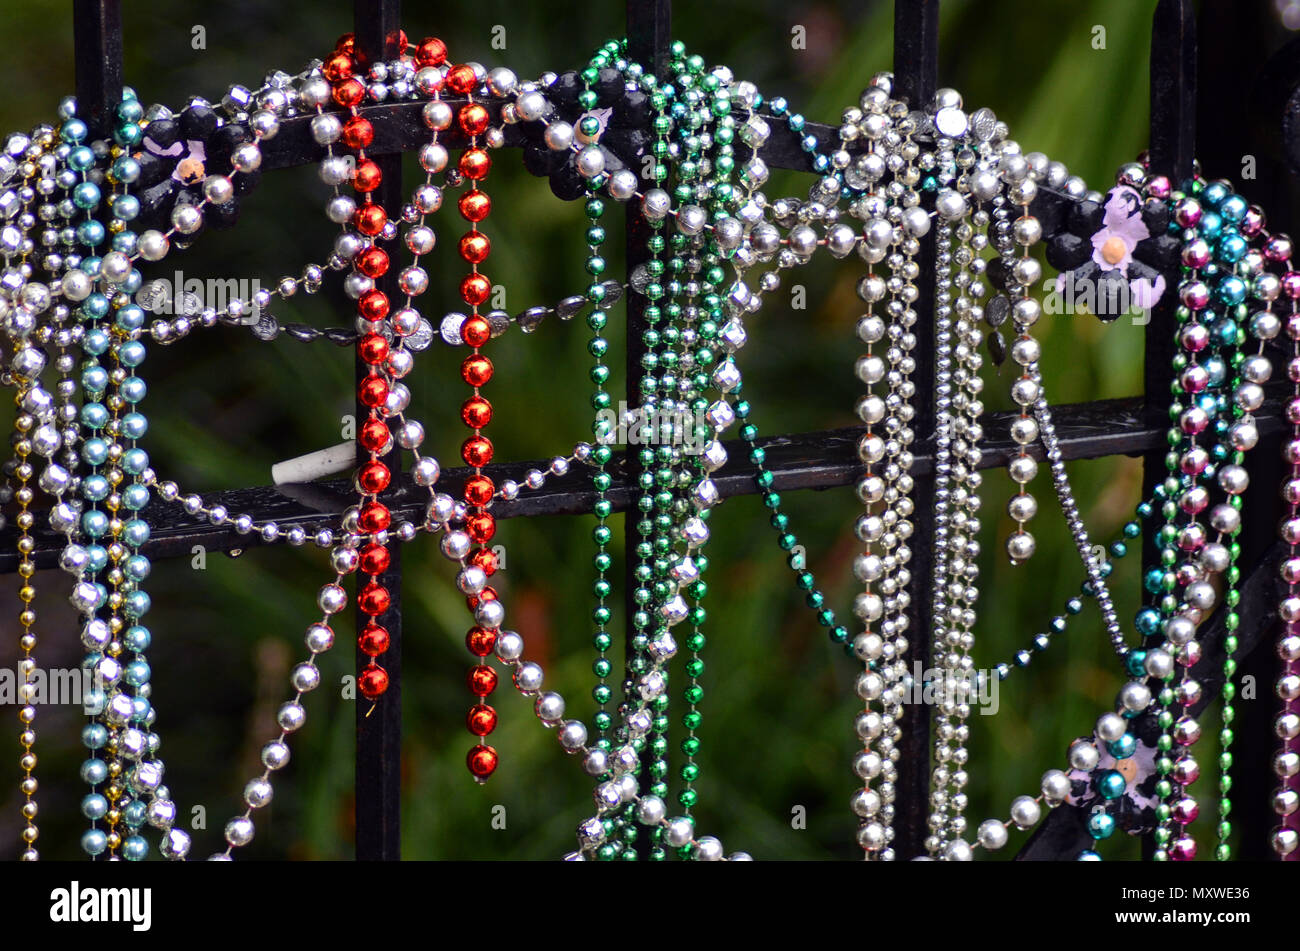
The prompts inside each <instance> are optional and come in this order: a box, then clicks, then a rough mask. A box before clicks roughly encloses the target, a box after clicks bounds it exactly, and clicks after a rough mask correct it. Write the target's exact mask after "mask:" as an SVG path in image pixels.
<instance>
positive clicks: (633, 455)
mask: <svg viewBox="0 0 1300 951" xmlns="http://www.w3.org/2000/svg"><path fill="white" fill-rule="evenodd" d="M626 11H627V45H628V58H629V59H631V60H632V61H633V62H635V63H639V64H640V65H641V66H642V67H644V68H645V69H646V70H648V71H650V72H651V73H653V74H654V76H655V78H656V79H658V80H659V81H660V82H661V83H662V82H663V81H664V80H665V79H666V77H665V75H664V73H665V71H666V69H667V67H668V59H669V47H670V46H671V45H672V2H671V0H627V4H626ZM651 184H653V183H651ZM624 214H625V222H626V226H625V229H624V233H625V235H626V256H627V275H626V278H627V280H628V282H629V284H630V282H631V274H632V271H633V270H634V269H635V268H636V267H638V266H639V265H641V264H644V263H645V262H646V261H648V260H649V259H650V253H649V251H648V250H647V248H646V241H647V239H648V238H649V237H650V235H651V234H652V230H651V228H650V226H649V224H647V223H646V220H645V218H644V217H643V216H642V214H641V207H640V204H639V203H637V202H629V203H628V205H627V207H626V210H625V213H624ZM645 308H646V298H645V297H643V296H642V295H641V294H639V293H637V292H636V291H635V290H632V289H631V288H630V287H629V289H628V293H627V365H626V375H627V379H626V381H625V390H624V393H625V397H624V398H625V399H626V400H627V405H628V407H629V408H631V407H635V406H640V405H641V380H642V378H643V377H644V376H645V368H644V367H643V366H642V365H641V361H642V359H643V358H644V357H645V353H646V347H645V343H644V342H643V341H642V339H641V334H642V333H643V332H644V330H645V326H646V325H645ZM626 460H627V466H626V468H627V472H626V478H627V484H628V486H629V487H630V488H631V490H632V494H633V498H634V499H635V498H636V494H637V480H638V479H639V477H640V475H641V469H642V467H641V462H640V459H638V458H637V452H636V447H634V446H628V447H627V455H626ZM640 518H641V513H640V512H639V511H638V510H637V508H636V506H635V505H633V506H631V507H630V508H628V510H627V511H626V512H624V513H623V539H624V541H623V548H624V552H623V560H624V565H623V586H624V602H623V603H624V606H625V608H624V614H625V616H626V617H625V624H626V627H625V635H624V658H625V666H626V664H627V663H630V661H631V659H632V654H633V648H632V638H633V635H634V631H635V628H634V627H633V626H632V617H633V615H635V614H636V612H637V611H638V610H639V608H640V606H639V605H638V604H637V603H636V602H635V600H634V599H633V597H632V594H633V592H634V591H635V590H636V587H637V584H638V581H637V578H636V557H635V547H636V542H637V538H638V536H637V532H636V523H637V521H639V519H640ZM631 676H632V672H631V670H630V668H629V669H626V670H625V672H624V678H625V679H626V678H630V677H631ZM652 759H653V756H652V754H651V752H650V746H649V744H647V745H646V748H645V751H644V752H643V754H642V762H641V777H642V782H643V783H644V782H646V781H647V780H648V777H649V776H650V772H649V769H650V763H651V761H652ZM651 847H652V843H651V842H650V838H649V836H639V837H638V839H637V842H636V850H637V854H638V856H639V857H640V858H642V859H646V858H648V857H649V854H650V849H651Z"/></svg>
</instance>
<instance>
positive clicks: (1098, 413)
mask: <svg viewBox="0 0 1300 951" xmlns="http://www.w3.org/2000/svg"><path fill="white" fill-rule="evenodd" d="M1281 413H1282V410H1281V401H1280V399H1279V398H1276V397H1270V399H1269V400H1268V401H1267V402H1266V403H1265V405H1264V406H1263V407H1262V408H1261V409H1260V411H1259V412H1258V413H1257V414H1256V420H1257V422H1258V425H1259V430H1260V435H1261V436H1269V435H1272V434H1274V433H1278V432H1281V431H1282V428H1283V419H1282V415H1281ZM1015 416H1016V414H1015V413H1010V412H997V413H985V414H984V415H983V416H982V417H981V418H980V422H981V425H983V427H984V429H985V431H986V432H989V433H1006V432H1007V431H1008V426H1009V423H1010V421H1011V420H1012V419H1013V418H1015ZM1053 416H1054V419H1055V425H1056V433H1057V438H1058V440H1059V441H1060V445H1061V454H1062V456H1063V457H1064V458H1065V459H1067V460H1071V459H1096V458H1103V457H1106V456H1115V455H1135V454H1138V453H1143V452H1147V451H1150V450H1152V449H1156V448H1159V447H1160V446H1162V445H1164V444H1165V435H1166V432H1167V430H1168V426H1167V425H1165V424H1159V423H1151V422H1148V421H1146V420H1144V418H1143V400H1142V398H1141V397H1128V398H1124V399H1114V400H1096V401H1093V402H1089V403H1074V404H1066V405H1061V406H1058V407H1056V408H1055V410H1054V411H1053ZM861 434H862V429H861V428H858V427H847V428H843V429H831V430H822V431H820V432H811V433H797V434H792V435H787V436H772V437H768V438H767V439H760V440H759V444H760V445H762V446H763V447H764V449H765V451H766V453H767V458H766V460H765V463H764V464H765V466H766V468H768V469H769V470H770V471H771V472H772V473H773V475H774V476H775V481H774V483H773V486H772V487H773V488H775V489H777V490H785V491H789V490H794V489H832V488H837V487H840V486H846V485H851V484H852V483H853V480H854V479H855V478H856V477H857V476H858V475H859V474H860V472H861V468H862V464H861V462H860V461H859V459H858V454H857V441H858V438H859V436H861ZM728 448H729V449H730V450H732V451H731V452H730V453H729V455H730V457H731V459H732V460H733V461H732V462H729V463H727V465H725V466H723V467H722V469H720V470H718V472H716V473H715V474H714V476H713V480H714V482H716V483H717V486H718V489H719V491H720V492H721V494H722V495H723V497H730V496H739V495H752V494H755V493H757V492H758V488H757V486H756V485H755V483H754V471H753V468H752V467H751V466H750V465H749V463H748V462H746V461H744V460H746V459H747V458H748V454H747V452H746V451H745V448H744V447H743V445H742V444H741V443H739V442H730V443H728ZM1013 449H1014V443H1012V441H1011V440H1010V439H1009V438H1007V437H1006V436H994V437H990V438H989V440H988V441H987V443H986V445H985V449H984V454H983V456H982V458H981V460H980V468H982V469H989V468H993V467H996V466H1003V465H1005V464H1006V463H1007V461H1008V460H1009V459H1010V458H1011V454H1012V452H1013ZM1029 449H1030V453H1031V455H1034V456H1035V457H1036V458H1038V459H1040V460H1041V459H1042V458H1043V450H1042V447H1041V446H1040V445H1038V444H1035V445H1033V446H1030V447H1029ZM625 459H626V456H625V455H624V454H622V453H620V454H617V455H616V456H615V460H614V462H613V464H612V465H611V470H610V471H611V474H612V475H613V476H614V485H613V487H612V488H611V489H610V491H609V492H608V493H607V497H608V499H609V500H610V502H611V503H612V504H613V506H614V509H615V510H616V511H624V510H626V509H627V507H628V506H629V504H630V502H631V497H632V492H631V490H630V488H629V483H628V481H627V479H626V477H625V475H624V471H623V470H624V467H625ZM932 464H933V457H932V455H931V445H930V441H929V440H922V441H920V442H919V443H918V444H917V445H916V448H915V463H914V466H913V473H914V474H915V475H917V476H925V475H927V474H929V473H930V472H931V470H932ZM547 465H548V463H547V462H546V461H544V460H539V461H534V462H516V463H502V464H499V465H491V466H488V467H487V468H486V469H485V470H484V471H485V472H487V473H488V474H489V475H490V476H491V477H492V479H493V481H494V482H496V483H497V484H498V485H499V484H500V483H501V482H502V480H505V479H514V480H516V481H520V482H522V479H523V474H524V473H525V472H526V471H527V470H528V469H530V468H536V469H541V470H543V471H545V470H546V468H547ZM468 471H469V470H466V469H450V470H447V471H446V472H444V473H443V475H442V478H441V480H440V482H439V487H440V489H441V490H442V491H447V492H449V493H451V494H452V495H453V496H458V495H459V488H460V486H461V483H462V482H463V481H464V479H465V476H466V474H467V473H468ZM586 475H587V474H586V472H585V471H584V470H583V467H582V466H580V465H576V464H575V465H574V467H573V469H572V470H571V471H570V472H569V473H568V474H567V475H565V476H550V477H548V479H547V483H546V485H544V486H543V487H542V488H541V489H537V490H532V491H524V492H523V493H522V494H521V495H520V497H519V498H518V499H517V500H515V501H513V502H497V504H496V505H495V506H494V507H493V512H494V514H495V515H496V516H497V518H520V517H527V516H534V515H583V514H589V513H590V511H591V506H592V504H593V503H594V502H595V495H594V493H593V492H592V490H591V488H590V486H589V484H588V480H587V478H586ZM427 499H428V495H427V493H426V491H425V490H424V489H423V488H419V487H417V486H415V485H414V484H413V483H412V482H410V480H409V476H407V477H405V479H404V481H403V484H402V485H401V486H400V487H399V489H398V490H397V492H395V493H394V495H393V496H392V508H393V513H394V516H395V517H396V518H399V519H403V518H404V519H408V520H414V521H416V522H422V521H423V519H424V508H425V504H426V502H427ZM203 500H204V505H205V506H206V507H208V508H211V507H213V506H216V505H222V506H224V507H225V508H226V509H227V511H228V512H230V513H244V512H247V513H249V514H252V515H253V516H254V517H255V518H257V519H258V520H259V521H263V522H265V521H274V522H276V523H277V524H278V525H279V526H280V527H281V529H288V528H289V527H291V526H294V525H301V526H304V527H309V528H314V527H316V526H321V527H324V526H327V525H330V524H337V522H338V520H339V518H340V517H341V515H342V513H343V511H344V510H345V509H346V508H348V507H349V506H350V505H352V504H354V503H355V494H354V493H353V492H352V491H351V489H350V485H349V483H348V482H347V481H346V480H341V479H337V480H331V481H327V482H313V483H304V484H293V485H284V486H279V487H274V486H262V487H257V488H244V489H229V490H225V491H218V492H212V493H208V494H205V495H203ZM232 517H233V514H232ZM145 518H146V521H148V522H149V523H150V525H151V527H152V538H151V539H150V540H149V542H148V543H147V544H146V545H145V547H144V549H143V551H144V553H145V554H147V555H148V556H149V557H151V558H174V557H181V556H185V555H189V554H191V553H192V551H193V546H195V545H201V546H203V548H204V550H205V551H209V552H213V551H242V550H243V549H247V548H253V547H257V546H260V545H263V544H266V543H265V542H263V540H262V539H261V537H260V536H259V535H258V534H257V533H256V532H254V533H251V534H248V535H241V534H239V533H238V532H237V531H235V529H234V527H233V525H231V524H230V523H229V522H227V523H226V524H224V525H213V524H211V523H210V522H209V521H207V520H206V519H205V518H204V517H202V516H197V517H196V516H190V515H188V514H187V513H184V511H183V510H182V509H181V508H180V506H179V504H177V503H168V504H162V503H160V504H157V505H153V506H150V509H149V511H148V512H147V513H146V516H145ZM36 539H37V548H36V552H35V556H34V557H35V560H36V564H37V566H38V567H41V568H48V567H52V566H54V565H56V564H57V562H58V557H59V552H60V551H61V549H62V543H63V539H62V537H61V536H57V535H54V534H53V533H50V532H42V533H38V534H37V535H36ZM14 540H15V539H14V537H13V530H12V529H5V531H4V532H3V533H0V546H3V548H4V550H3V551H0V573H5V572H11V571H14V570H15V569H16V567H17V556H16V554H15V553H14V551H13V545H12V544H11V542H13V541H14ZM308 544H311V542H310V541H309V542H308Z"/></svg>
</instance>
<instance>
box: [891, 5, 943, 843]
mask: <svg viewBox="0 0 1300 951" xmlns="http://www.w3.org/2000/svg"><path fill="white" fill-rule="evenodd" d="M938 81H939V0H895V2H894V94H895V96H896V97H901V98H904V99H906V100H907V101H908V103H909V104H910V105H911V106H912V108H914V109H925V108H927V107H928V106H929V104H930V100H931V99H933V98H934V92H935V89H936V87H937V86H938ZM935 242H936V234H935V230H934V229H931V230H930V232H929V234H927V235H926V236H925V237H924V238H922V239H921V253H920V254H919V255H918V256H917V259H916V263H917V265H918V267H919V268H920V275H919V276H918V278H917V280H916V286H917V290H918V291H919V294H918V296H917V300H916V304H915V305H914V306H915V309H916V313H917V315H918V319H917V322H916V325H915V327H914V328H913V331H914V333H915V334H916V353H917V354H918V356H919V358H918V359H917V361H916V370H915V372H914V373H913V375H912V379H913V381H914V382H915V383H916V396H915V399H914V403H915V407H916V417H915V421H914V422H913V424H912V425H913V428H914V430H915V432H916V434H917V438H918V441H920V442H922V443H926V444H933V441H934V434H935V416H934V361H935V348H934V291H935V270H934V269H935ZM915 493H916V517H915V519H914V520H913V524H914V528H913V531H912V537H911V539H910V541H909V542H908V545H909V547H910V548H911V549H912V560H911V565H910V570H911V573H912V578H913V579H915V580H916V581H917V582H918V587H917V589H916V590H917V594H916V596H914V597H913V598H912V603H911V605H910V606H909V607H908V609H907V619H908V625H907V637H908V641H909V646H908V651H907V667H908V670H909V671H915V670H917V669H918V665H919V669H920V670H922V671H924V670H926V669H927V668H928V667H929V666H930V632H931V627H932V625H931V616H930V615H931V610H930V596H929V593H928V592H929V579H930V571H931V565H932V563H933V552H932V548H933V542H934V479H933V477H931V476H925V477H921V478H917V479H916V488H915ZM904 710H905V713H904V715H903V722H902V730H903V735H902V742H901V743H900V745H899V752H900V754H901V755H900V757H899V761H898V782H897V790H898V799H897V801H896V804H895V809H896V813H895V819H894V829H895V839H894V852H895V854H896V856H897V857H898V859H899V860H905V859H910V858H913V857H915V856H917V855H920V854H922V853H924V852H925V837H926V819H927V817H928V812H929V802H930V708H929V707H928V706H926V705H925V704H922V703H912V704H908V705H907V706H906V707H905V708H904Z"/></svg>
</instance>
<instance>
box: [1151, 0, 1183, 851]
mask: <svg viewBox="0 0 1300 951" xmlns="http://www.w3.org/2000/svg"><path fill="white" fill-rule="evenodd" d="M1150 94H1151V120H1150V121H1151V139H1150V150H1149V153H1148V158H1149V163H1150V169H1151V172H1152V174H1156V175H1165V176H1167V177H1168V178H1169V180H1170V181H1171V182H1172V183H1173V185H1174V187H1175V188H1177V187H1178V186H1179V184H1180V183H1181V182H1182V181H1183V180H1184V179H1186V178H1188V177H1189V176H1190V175H1191V174H1192V168H1193V164H1192V163H1193V161H1194V159H1195V154H1196V11H1195V9H1194V7H1193V4H1192V2H1191V0H1159V2H1158V3H1157V4H1156V12H1155V17H1154V20H1153V22H1152V27H1151V85H1150ZM1165 280H1166V282H1167V287H1168V291H1167V292H1166V293H1165V294H1164V295H1163V296H1162V297H1161V299H1160V302H1159V303H1158V304H1157V305H1156V306H1155V307H1154V308H1153V309H1152V312H1151V319H1150V322H1149V323H1148V324H1147V326H1146V334H1145V336H1144V337H1143V374H1142V379H1143V386H1142V393H1143V400H1144V406H1143V417H1144V418H1145V419H1146V421H1147V422H1148V423H1149V424H1150V425H1151V426H1153V427H1161V426H1165V427H1167V426H1168V424H1169V418H1168V409H1169V398H1170V385H1171V384H1172V382H1173V374H1174V370H1173V358H1174V350H1175V345H1174V329H1175V321H1174V312H1175V311H1176V310H1177V307H1178V293H1177V288H1178V274H1177V272H1175V273H1173V274H1168V275H1166V277H1165ZM1167 451H1168V446H1167V445H1165V444H1164V443H1161V444H1160V445H1156V446H1153V447H1151V449H1150V450H1148V452H1147V453H1146V454H1145V455H1144V456H1143V457H1142V491H1143V498H1151V497H1152V496H1151V493H1152V492H1153V491H1154V490H1155V488H1156V486H1158V485H1160V483H1161V482H1163V481H1164V479H1165V477H1166V475H1167V474H1168V470H1167V469H1166V468H1165V453H1166V452H1167ZM1159 564H1160V552H1159V547H1158V545H1157V543H1156V540H1155V537H1154V535H1152V534H1151V533H1150V532H1148V533H1146V536H1145V540H1144V542H1143V545H1142V570H1143V573H1144V574H1145V572H1146V570H1147V569H1148V568H1151V567H1152V566H1155V565H1159ZM1142 849H1143V854H1144V857H1146V858H1150V857H1151V854H1152V853H1153V852H1154V851H1155V840H1154V838H1153V837H1152V836H1151V835H1146V836H1144V837H1143V841H1142Z"/></svg>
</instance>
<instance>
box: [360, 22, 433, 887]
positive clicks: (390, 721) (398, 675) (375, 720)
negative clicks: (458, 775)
mask: <svg viewBox="0 0 1300 951" xmlns="http://www.w3.org/2000/svg"><path fill="white" fill-rule="evenodd" d="M401 10H402V5H401V2H400V0H355V5H354V7H353V13H354V25H353V32H354V34H355V37H356V44H357V49H358V50H359V51H360V52H361V53H362V54H363V56H365V57H366V58H367V59H368V60H369V61H370V62H377V61H380V60H385V59H394V58H396V56H397V55H398V54H399V53H400V52H401V51H400V50H399V49H398V34H399V31H400V30H401V15H402V14H401ZM375 162H376V163H377V164H378V165H379V169H380V171H381V172H382V173H383V179H382V181H381V182H380V185H379V188H378V189H377V190H376V191H375V193H374V199H375V201H376V202H378V203H379V204H381V205H382V206H383V207H385V208H390V209H398V208H401V207H402V202H403V197H402V154H401V153H400V152H396V153H393V154H391V155H382V156H379V157H377V158H376V159H375ZM399 248H400V244H399V242H397V241H393V242H391V243H390V244H389V247H388V248H387V250H388V252H389V255H390V257H392V258H393V259H394V260H396V257H397V254H398V249H399ZM399 270H400V269H399V268H397V267H396V266H394V267H390V268H389V269H388V273H386V274H385V275H383V277H381V278H379V279H378V280H377V281H376V287H377V288H378V289H379V290H381V291H383V292H384V293H385V294H386V295H388V299H389V300H390V301H397V300H399V299H400V295H401V288H400V287H399V286H398V277H397V275H398V273H399ZM369 372H370V368H369V367H368V366H367V365H366V364H365V363H364V362H362V361H361V360H360V359H358V360H357V381H358V382H360V381H361V380H363V379H364V378H365V377H366V375H367V374H368V373H369ZM355 413H356V427H357V429H358V432H359V431H360V426H361V423H362V421H363V420H364V419H365V418H366V416H367V414H368V413H369V409H368V408H367V407H365V406H364V405H362V404H361V403H360V402H358V403H357V404H356V409H355ZM358 458H360V450H359V449H358ZM383 461H384V463H385V465H387V466H388V468H389V470H390V471H391V472H392V473H393V482H392V485H393V488H392V489H390V490H389V491H388V492H386V493H385V494H384V495H383V496H381V500H382V501H384V502H386V503H388V504H389V505H390V507H393V508H395V507H396V506H395V505H394V504H393V503H396V502H400V501H401V489H400V486H402V485H403V480H402V479H401V472H402V457H401V450H399V449H398V448H397V447H396V446H394V447H393V450H392V451H391V452H390V453H389V454H388V455H387V456H385V457H384V460H383ZM417 521H423V519H422V518H417ZM393 523H394V524H396V523H397V519H396V518H394V520H393ZM388 553H389V566H388V570H387V571H386V572H384V573H383V574H382V575H380V576H378V578H377V579H376V580H377V581H378V583H380V584H382V585H383V586H384V587H385V588H387V589H388V592H389V594H390V595H391V597H392V604H391V606H390V607H389V609H388V610H387V611H386V612H384V613H383V614H381V615H379V616H377V617H376V618H375V620H376V621H377V622H378V623H379V624H381V625H382V626H383V627H384V628H385V629H386V630H387V631H388V636H389V646H388V650H387V651H386V652H385V653H384V655H383V657H382V664H383V667H384V669H385V670H386V671H387V672H388V690H387V691H386V692H385V693H384V694H383V695H382V696H381V697H380V698H379V699H378V701H376V702H375V703H374V704H373V705H372V704H371V702H370V701H369V700H367V699H365V697H363V696H361V694H360V692H359V691H358V693H357V700H356V702H357V710H356V718H357V751H356V777H355V780H354V782H355V790H356V804H355V821H356V857H357V859H358V860H360V861H387V862H393V861H397V860H398V859H400V858H401V857H402V853H401V807H402V801H401V780H402V560H401V557H402V553H401V543H400V542H396V541H394V542H390V543H389V545H388ZM360 584H361V580H360V575H359V574H358V578H357V587H358V589H359V587H360ZM356 618H357V630H358V631H360V629H361V628H362V627H364V626H365V624H366V620H367V618H366V616H365V615H364V614H362V613H361V610H360V608H359V607H358V609H357V611H356ZM356 657H357V670H358V671H360V670H361V668H362V667H364V666H365V665H366V664H367V663H368V662H369V661H370V657H368V656H367V655H366V654H364V653H362V652H361V650H360V649H359V648H358V649H357V650H356Z"/></svg>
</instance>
